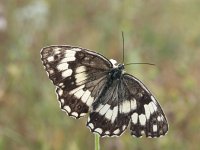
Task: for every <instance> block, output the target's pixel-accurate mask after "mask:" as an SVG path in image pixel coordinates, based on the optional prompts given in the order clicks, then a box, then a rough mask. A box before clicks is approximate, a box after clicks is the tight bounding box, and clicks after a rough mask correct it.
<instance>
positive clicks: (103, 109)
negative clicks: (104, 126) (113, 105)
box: [99, 104, 110, 115]
mask: <svg viewBox="0 0 200 150" xmlns="http://www.w3.org/2000/svg"><path fill="white" fill-rule="evenodd" d="M109 108H110V105H108V104H106V105H104V107H103V108H101V110H100V111H99V114H101V115H104V114H105V113H106V112H107V110H108V109H109Z"/></svg>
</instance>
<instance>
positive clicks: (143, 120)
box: [139, 114, 146, 126]
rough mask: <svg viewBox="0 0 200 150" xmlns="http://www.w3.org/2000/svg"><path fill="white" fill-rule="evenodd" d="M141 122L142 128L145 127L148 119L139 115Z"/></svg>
mask: <svg viewBox="0 0 200 150" xmlns="http://www.w3.org/2000/svg"><path fill="white" fill-rule="evenodd" d="M139 121H140V124H141V125H142V126H144V125H145V123H146V117H145V115H144V114H141V115H139Z"/></svg>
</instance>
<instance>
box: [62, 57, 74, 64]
mask: <svg viewBox="0 0 200 150" xmlns="http://www.w3.org/2000/svg"><path fill="white" fill-rule="evenodd" d="M74 60H76V58H75V57H65V58H63V59H62V60H61V61H60V63H66V62H69V61H74Z"/></svg>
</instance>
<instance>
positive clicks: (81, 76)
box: [75, 72, 87, 84]
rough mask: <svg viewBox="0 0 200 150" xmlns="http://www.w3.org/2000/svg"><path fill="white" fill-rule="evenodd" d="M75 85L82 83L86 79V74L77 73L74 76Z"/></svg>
mask: <svg viewBox="0 0 200 150" xmlns="http://www.w3.org/2000/svg"><path fill="white" fill-rule="evenodd" d="M75 78H76V83H77V84H78V83H79V82H81V81H84V80H86V79H87V74H86V73H85V72H82V73H79V74H76V75H75Z"/></svg>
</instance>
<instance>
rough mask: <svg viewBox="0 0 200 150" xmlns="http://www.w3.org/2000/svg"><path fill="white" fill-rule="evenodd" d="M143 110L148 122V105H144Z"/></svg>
mask: <svg viewBox="0 0 200 150" xmlns="http://www.w3.org/2000/svg"><path fill="white" fill-rule="evenodd" d="M144 110H145V115H146V118H147V120H149V118H150V114H151V112H150V110H149V107H148V105H146V104H145V105H144Z"/></svg>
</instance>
